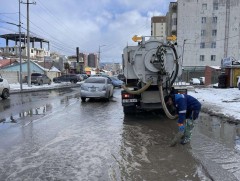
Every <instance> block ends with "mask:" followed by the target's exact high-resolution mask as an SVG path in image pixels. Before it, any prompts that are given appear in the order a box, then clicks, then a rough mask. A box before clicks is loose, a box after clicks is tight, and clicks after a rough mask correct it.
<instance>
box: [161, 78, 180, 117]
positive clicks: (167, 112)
mask: <svg viewBox="0 0 240 181" xmlns="http://www.w3.org/2000/svg"><path fill="white" fill-rule="evenodd" d="M158 89H159V93H160V100H161V102H162V106H163V110H164V112H165V114H166V115H167V117H168V118H169V119H176V118H177V115H175V116H173V115H171V113H169V111H168V108H167V106H166V104H165V101H164V97H163V88H162V83H160V84H159V85H158Z"/></svg>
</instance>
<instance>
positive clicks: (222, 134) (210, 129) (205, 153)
mask: <svg viewBox="0 0 240 181" xmlns="http://www.w3.org/2000/svg"><path fill="white" fill-rule="evenodd" d="M191 147H192V153H193V155H194V156H195V157H197V158H198V159H199V160H200V161H201V163H202V164H203V167H204V168H205V169H207V170H208V173H209V174H210V175H211V177H212V178H214V180H226V181H228V180H240V125H238V124H236V123H228V122H227V120H222V119H219V118H217V117H214V116H209V115H207V114H201V116H200V118H199V121H198V123H197V125H196V126H195V128H194V134H193V137H192V141H191Z"/></svg>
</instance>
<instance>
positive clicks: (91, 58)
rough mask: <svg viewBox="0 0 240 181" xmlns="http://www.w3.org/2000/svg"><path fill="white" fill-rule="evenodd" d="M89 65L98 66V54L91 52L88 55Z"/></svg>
mask: <svg viewBox="0 0 240 181" xmlns="http://www.w3.org/2000/svg"><path fill="white" fill-rule="evenodd" d="M88 66H89V67H94V68H96V67H97V66H98V56H97V54H94V53H90V54H89V55H88Z"/></svg>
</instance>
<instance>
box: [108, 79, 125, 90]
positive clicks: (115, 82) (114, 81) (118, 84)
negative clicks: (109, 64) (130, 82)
mask: <svg viewBox="0 0 240 181" xmlns="http://www.w3.org/2000/svg"><path fill="white" fill-rule="evenodd" d="M109 78H110V79H111V81H112V84H113V87H119V88H121V87H122V85H123V81H121V80H119V79H118V78H116V77H109Z"/></svg>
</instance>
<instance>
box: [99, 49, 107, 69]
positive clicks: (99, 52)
mask: <svg viewBox="0 0 240 181" xmlns="http://www.w3.org/2000/svg"><path fill="white" fill-rule="evenodd" d="M104 46H106V45H99V50H98V67H99V68H100V60H101V57H100V54H101V51H100V49H101V47H104Z"/></svg>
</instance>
